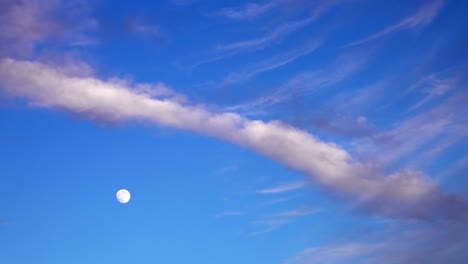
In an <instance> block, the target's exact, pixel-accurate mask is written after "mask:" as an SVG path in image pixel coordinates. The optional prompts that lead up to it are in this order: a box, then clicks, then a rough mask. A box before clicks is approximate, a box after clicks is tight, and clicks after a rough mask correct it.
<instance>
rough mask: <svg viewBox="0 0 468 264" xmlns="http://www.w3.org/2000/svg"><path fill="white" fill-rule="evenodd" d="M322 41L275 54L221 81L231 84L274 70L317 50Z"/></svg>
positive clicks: (223, 83)
mask: <svg viewBox="0 0 468 264" xmlns="http://www.w3.org/2000/svg"><path fill="white" fill-rule="evenodd" d="M319 46H320V43H319V42H318V41H311V42H310V43H307V45H304V46H303V47H300V48H296V49H293V50H291V51H288V52H284V53H281V54H278V55H276V56H274V57H273V58H270V59H268V60H265V61H261V62H258V63H256V64H255V65H252V66H250V67H247V68H248V70H245V71H243V72H237V73H231V74H229V75H228V76H227V77H226V78H224V80H223V81H222V82H221V85H229V84H233V83H237V82H242V81H247V80H249V79H251V78H253V77H255V76H256V75H258V74H261V73H264V72H267V71H271V70H274V69H276V68H279V67H282V66H284V65H286V64H289V63H291V62H294V61H295V60H297V59H299V58H300V57H303V56H306V55H308V54H310V53H312V52H314V51H315V50H317V49H318V47H319Z"/></svg>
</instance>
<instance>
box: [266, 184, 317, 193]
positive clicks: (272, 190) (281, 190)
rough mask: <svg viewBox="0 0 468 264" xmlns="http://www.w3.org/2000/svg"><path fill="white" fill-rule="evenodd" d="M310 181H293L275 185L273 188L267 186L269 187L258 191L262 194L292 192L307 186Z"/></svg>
mask: <svg viewBox="0 0 468 264" xmlns="http://www.w3.org/2000/svg"><path fill="white" fill-rule="evenodd" d="M308 184H309V183H308V182H305V181H302V182H293V183H288V184H284V185H280V186H275V187H272V188H267V189H262V190H258V191H257V193H262V194H278V193H285V192H291V191H294V190H298V189H302V188H304V187H306V186H307V185H308Z"/></svg>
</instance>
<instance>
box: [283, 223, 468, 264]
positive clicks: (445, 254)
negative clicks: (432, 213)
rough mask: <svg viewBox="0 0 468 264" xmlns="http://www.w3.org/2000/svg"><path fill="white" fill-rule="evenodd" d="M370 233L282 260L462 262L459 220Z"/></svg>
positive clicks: (301, 263) (464, 243) (465, 245)
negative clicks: (457, 221)
mask: <svg viewBox="0 0 468 264" xmlns="http://www.w3.org/2000/svg"><path fill="white" fill-rule="evenodd" d="M382 229H383V230H379V231H377V232H373V233H371V234H368V233H366V234H355V235H353V237H352V238H346V239H344V240H343V239H339V240H340V241H339V242H336V243H331V244H328V245H321V246H316V247H310V248H307V249H304V250H303V251H302V252H300V253H299V254H298V255H296V256H294V257H291V258H289V259H287V260H286V261H284V263H285V264H307V263H317V264H319V263H324V264H325V263H326V264H338V263H350V262H351V263H369V264H374V263H376V264H377V263H402V264H409V263H415V262H416V263H434V264H436V263H444V262H449V263H454V264H462V263H465V261H466V259H467V258H468V254H467V253H466V252H468V251H467V249H468V240H467V237H468V236H467V235H468V233H467V231H466V228H464V226H463V224H462V223H450V222H443V223H429V224H420V223H419V224H415V225H414V224H413V225H409V227H405V225H402V224H401V223H400V224H399V225H396V226H395V225H394V224H393V227H392V225H387V226H384V227H383V228H382Z"/></svg>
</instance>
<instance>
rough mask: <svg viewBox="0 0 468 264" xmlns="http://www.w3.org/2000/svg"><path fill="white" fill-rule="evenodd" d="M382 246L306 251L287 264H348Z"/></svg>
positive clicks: (333, 247) (331, 246)
mask: <svg viewBox="0 0 468 264" xmlns="http://www.w3.org/2000/svg"><path fill="white" fill-rule="evenodd" d="M379 247H380V245H378V244H377V245H372V244H370V245H366V244H358V243H355V244H352V243H350V244H345V245H330V246H321V247H313V248H308V249H305V250H304V251H303V252H301V253H300V254H299V255H298V256H295V257H293V258H290V259H288V260H287V261H285V262H284V263H285V264H306V263H314V264H322V263H323V264H333V263H348V262H349V261H356V260H357V259H358V258H360V257H363V256H366V255H368V254H371V253H373V252H375V251H376V250H377V249H378V248H379Z"/></svg>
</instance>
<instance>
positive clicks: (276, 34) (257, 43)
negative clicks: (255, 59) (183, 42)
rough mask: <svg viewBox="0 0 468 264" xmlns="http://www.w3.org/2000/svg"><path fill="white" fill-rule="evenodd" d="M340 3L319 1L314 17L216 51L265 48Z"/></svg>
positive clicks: (314, 7) (313, 13) (285, 24)
mask: <svg viewBox="0 0 468 264" xmlns="http://www.w3.org/2000/svg"><path fill="white" fill-rule="evenodd" d="M339 2H340V1H336V0H335V1H318V2H316V3H315V4H314V6H313V7H312V10H313V12H312V15H310V16H308V17H306V18H304V19H300V20H295V21H289V22H286V23H283V24H281V25H279V26H278V27H276V28H273V29H271V30H268V33H267V34H265V35H263V36H261V37H259V38H255V39H249V40H243V41H239V42H235V43H230V44H225V45H220V46H218V47H217V48H216V49H217V51H219V52H223V53H225V52H235V53H237V52H242V51H251V50H256V49H259V48H263V47H265V46H267V45H270V44H272V43H273V42H275V41H278V40H280V39H282V38H284V37H286V36H287V35H289V34H291V33H293V32H295V31H297V30H299V29H301V28H303V27H305V26H307V25H309V24H310V23H312V22H313V21H315V20H317V19H318V18H320V17H321V16H322V15H323V14H324V13H325V12H326V11H327V10H328V9H330V8H331V7H332V6H334V5H336V4H338V3H339Z"/></svg>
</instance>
